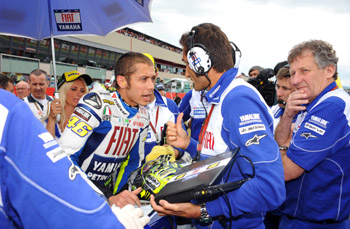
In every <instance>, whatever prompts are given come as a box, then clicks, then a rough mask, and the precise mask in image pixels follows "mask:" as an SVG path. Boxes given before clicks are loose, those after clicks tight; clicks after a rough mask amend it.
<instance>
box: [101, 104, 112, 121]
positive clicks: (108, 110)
mask: <svg viewBox="0 0 350 229" xmlns="http://www.w3.org/2000/svg"><path fill="white" fill-rule="evenodd" d="M111 116H112V111H111V108H110V107H109V106H105V108H103V115H102V119H103V120H106V121H111Z"/></svg>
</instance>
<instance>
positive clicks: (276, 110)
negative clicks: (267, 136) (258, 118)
mask: <svg viewBox="0 0 350 229" xmlns="http://www.w3.org/2000/svg"><path fill="white" fill-rule="evenodd" d="M271 111H272V114H273V118H274V124H273V130H274V131H275V129H276V126H277V125H278V123H279V122H280V119H281V116H282V115H283V113H284V109H283V108H281V107H280V106H279V105H278V104H276V105H273V106H272V107H271Z"/></svg>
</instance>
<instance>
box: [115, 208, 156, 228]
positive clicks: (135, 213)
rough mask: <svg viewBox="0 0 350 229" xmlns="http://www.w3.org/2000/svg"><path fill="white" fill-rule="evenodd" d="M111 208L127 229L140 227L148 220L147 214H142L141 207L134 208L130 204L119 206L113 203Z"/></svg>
mask: <svg viewBox="0 0 350 229" xmlns="http://www.w3.org/2000/svg"><path fill="white" fill-rule="evenodd" d="M111 208H112V211H113V213H114V214H115V215H116V216H117V218H118V220H119V221H120V223H121V224H123V225H124V227H125V228H127V229H128V228H131V229H134V228H135V229H138V228H141V229H142V228H143V227H144V226H146V224H148V223H149V221H150V219H149V217H148V216H143V211H142V209H141V208H135V207H134V206H132V205H131V204H128V205H126V206H125V207H123V208H119V207H117V206H115V205H114V204H113V205H112V207H111Z"/></svg>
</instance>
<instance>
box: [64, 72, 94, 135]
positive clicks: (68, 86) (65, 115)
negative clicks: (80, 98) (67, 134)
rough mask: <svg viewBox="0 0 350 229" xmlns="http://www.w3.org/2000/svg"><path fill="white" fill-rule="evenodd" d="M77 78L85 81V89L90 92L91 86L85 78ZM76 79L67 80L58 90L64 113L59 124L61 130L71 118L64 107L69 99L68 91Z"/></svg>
mask: <svg viewBox="0 0 350 229" xmlns="http://www.w3.org/2000/svg"><path fill="white" fill-rule="evenodd" d="M77 80H81V81H83V82H84V86H85V91H86V93H87V92H89V88H88V86H87V85H86V83H85V80H83V79H82V78H80V79H77ZM73 83H74V81H71V82H65V83H64V84H63V85H62V86H61V87H60V89H59V90H58V93H59V97H60V102H61V107H62V111H63V112H62V114H61V123H60V124H59V127H60V129H61V131H63V130H64V128H65V127H66V126H65V125H64V124H65V123H66V121H67V119H69V118H70V117H67V114H66V113H65V112H64V111H65V110H64V108H65V106H66V100H67V94H68V91H69V90H70V88H71V87H72V86H73Z"/></svg>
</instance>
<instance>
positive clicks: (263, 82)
mask: <svg viewBox="0 0 350 229" xmlns="http://www.w3.org/2000/svg"><path fill="white" fill-rule="evenodd" d="M274 75H275V72H274V70H273V69H271V68H265V69H263V70H262V71H261V72H260V73H259V75H258V76H257V77H256V78H249V79H248V83H250V84H251V85H253V86H254V87H255V88H256V89H258V91H259V92H260V94H261V95H262V97H263V98H264V99H265V102H266V103H267V105H269V106H272V105H274V104H275V101H276V89H275V82H273V81H271V80H269V79H270V78H271V77H273V76H274Z"/></svg>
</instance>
